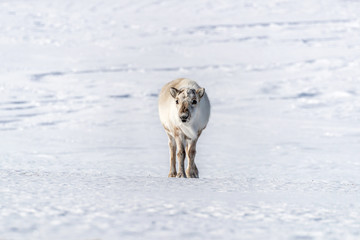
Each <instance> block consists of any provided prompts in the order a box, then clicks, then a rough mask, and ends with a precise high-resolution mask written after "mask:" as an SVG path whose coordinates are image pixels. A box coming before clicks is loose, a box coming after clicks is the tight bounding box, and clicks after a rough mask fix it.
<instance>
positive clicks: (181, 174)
mask: <svg viewBox="0 0 360 240" xmlns="http://www.w3.org/2000/svg"><path fill="white" fill-rule="evenodd" d="M176 177H177V178H186V175H185V173H184V172H179V173H178V174H177V175H176Z"/></svg>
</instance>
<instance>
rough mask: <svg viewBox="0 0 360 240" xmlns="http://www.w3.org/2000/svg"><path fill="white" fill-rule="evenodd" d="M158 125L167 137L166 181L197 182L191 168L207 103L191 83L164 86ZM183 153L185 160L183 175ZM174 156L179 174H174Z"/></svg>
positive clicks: (206, 116) (181, 80)
mask: <svg viewBox="0 0 360 240" xmlns="http://www.w3.org/2000/svg"><path fill="white" fill-rule="evenodd" d="M159 115H160V121H161V123H162V125H163V127H164V129H165V131H166V133H167V135H168V137H169V148H170V172H169V175H168V177H178V178H186V177H188V178H198V177H199V171H198V169H197V167H196V164H195V154H196V142H197V141H198V139H199V137H200V135H201V132H202V131H203V130H204V129H205V127H206V125H207V123H208V121H209V117H210V102H209V99H208V97H207V95H206V93H205V89H204V88H201V87H200V86H199V85H198V84H197V83H196V82H195V81H192V80H189V79H186V78H179V79H176V80H174V81H171V82H169V83H167V84H166V85H165V86H164V87H163V88H162V89H161V92H160V95H159ZM176 150H177V153H176ZM185 152H186V156H187V159H188V167H187V169H186V175H185V171H184V161H185ZM176 155H177V158H178V161H179V171H178V173H177V172H176Z"/></svg>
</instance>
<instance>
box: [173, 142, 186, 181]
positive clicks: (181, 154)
mask: <svg viewBox="0 0 360 240" xmlns="http://www.w3.org/2000/svg"><path fill="white" fill-rule="evenodd" d="M175 141H176V147H177V151H178V152H177V158H178V161H179V172H178V174H177V175H176V177H178V178H186V175H185V167H184V161H185V147H184V141H183V139H182V137H181V136H177V137H175Z"/></svg>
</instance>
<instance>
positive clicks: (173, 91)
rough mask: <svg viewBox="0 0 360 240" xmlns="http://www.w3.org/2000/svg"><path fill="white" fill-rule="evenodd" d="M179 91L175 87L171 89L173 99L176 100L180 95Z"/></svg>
mask: <svg viewBox="0 0 360 240" xmlns="http://www.w3.org/2000/svg"><path fill="white" fill-rule="evenodd" d="M178 92H179V90H177V89H176V88H174V87H171V88H170V94H171V96H172V97H173V98H176V95H177V94H178Z"/></svg>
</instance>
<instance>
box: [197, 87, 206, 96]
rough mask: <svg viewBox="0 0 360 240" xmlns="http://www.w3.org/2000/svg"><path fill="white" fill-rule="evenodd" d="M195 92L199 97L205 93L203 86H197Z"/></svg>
mask: <svg viewBox="0 0 360 240" xmlns="http://www.w3.org/2000/svg"><path fill="white" fill-rule="evenodd" d="M196 93H197V94H198V95H199V97H200V98H202V97H203V96H204V94H205V88H199V89H198V90H196Z"/></svg>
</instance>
